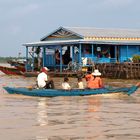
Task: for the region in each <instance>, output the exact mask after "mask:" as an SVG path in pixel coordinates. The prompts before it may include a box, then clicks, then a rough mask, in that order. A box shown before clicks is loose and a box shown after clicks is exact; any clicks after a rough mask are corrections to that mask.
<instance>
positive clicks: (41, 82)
mask: <svg viewBox="0 0 140 140" xmlns="http://www.w3.org/2000/svg"><path fill="white" fill-rule="evenodd" d="M48 71H49V69H48V68H47V67H43V68H42V69H41V73H39V74H38V76H37V86H38V87H39V88H45V89H50V88H51V89H54V82H53V80H49V78H48Z"/></svg>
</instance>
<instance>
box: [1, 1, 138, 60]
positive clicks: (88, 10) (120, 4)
mask: <svg viewBox="0 0 140 140" xmlns="http://www.w3.org/2000/svg"><path fill="white" fill-rule="evenodd" d="M139 5H140V0H0V35H1V37H0V57H9V56H12V57H18V54H19V53H21V56H25V51H26V50H25V46H23V45H22V44H24V43H29V42H36V41H39V40H40V39H41V38H42V37H44V36H45V35H47V34H49V33H51V32H53V31H54V30H56V29H57V28H59V27H60V26H64V27H65V26H67V27H95V28H123V29H124V28H129V29H140V15H139V13H140V8H139Z"/></svg>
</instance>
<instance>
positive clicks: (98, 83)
mask: <svg viewBox="0 0 140 140" xmlns="http://www.w3.org/2000/svg"><path fill="white" fill-rule="evenodd" d="M92 75H93V76H94V78H93V79H92V78H91V79H90V80H89V81H88V82H87V88H91V89H93V88H103V87H104V86H103V81H102V79H101V77H100V76H101V73H100V72H99V70H98V69H95V70H94V72H93V73H92Z"/></svg>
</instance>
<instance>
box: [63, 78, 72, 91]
mask: <svg viewBox="0 0 140 140" xmlns="http://www.w3.org/2000/svg"><path fill="white" fill-rule="evenodd" d="M68 81H69V79H68V77H65V78H64V82H63V83H62V89H65V90H70V89H71V87H70V85H69V83H68Z"/></svg>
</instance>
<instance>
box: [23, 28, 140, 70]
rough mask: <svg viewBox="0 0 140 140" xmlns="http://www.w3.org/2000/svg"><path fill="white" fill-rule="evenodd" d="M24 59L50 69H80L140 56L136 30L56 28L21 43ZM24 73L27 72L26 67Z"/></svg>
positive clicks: (139, 33)
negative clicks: (38, 39) (28, 41)
mask: <svg viewBox="0 0 140 140" xmlns="http://www.w3.org/2000/svg"><path fill="white" fill-rule="evenodd" d="M23 45H24V46H26V59H27V60H29V58H31V57H32V60H31V61H32V70H34V69H35V67H36V66H35V61H37V65H38V67H39V66H40V67H42V66H46V67H49V68H50V69H52V70H56V71H57V70H58V71H60V72H62V71H63V70H65V69H67V68H69V67H70V64H71V67H73V69H75V70H76V69H77V70H78V69H80V68H81V67H85V66H87V67H88V66H89V65H91V64H93V63H116V62H120V63H121V62H127V61H131V59H132V57H133V55H140V30H136V29H135V30H134V29H102V28H91V27H59V28H58V29H56V30H54V31H53V32H51V33H50V34H48V35H46V36H44V37H43V38H41V40H40V41H39V42H32V43H25V44H23ZM26 70H27V71H28V70H29V67H28V65H27V66H26Z"/></svg>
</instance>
